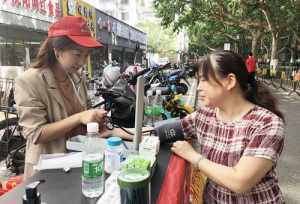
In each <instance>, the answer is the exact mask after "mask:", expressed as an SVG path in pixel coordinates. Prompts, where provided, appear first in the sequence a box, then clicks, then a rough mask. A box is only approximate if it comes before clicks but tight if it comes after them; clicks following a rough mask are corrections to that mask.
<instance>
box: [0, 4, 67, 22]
mask: <svg viewBox="0 0 300 204" xmlns="http://www.w3.org/2000/svg"><path fill="white" fill-rule="evenodd" d="M1 10H2V11H7V12H10V13H14V14H17V15H21V16H26V17H30V18H33V19H38V20H42V21H46V22H54V21H55V18H56V17H59V16H61V6H60V0H0V11H1Z"/></svg>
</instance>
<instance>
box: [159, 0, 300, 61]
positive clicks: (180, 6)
mask: <svg viewBox="0 0 300 204" xmlns="http://www.w3.org/2000/svg"><path fill="white" fill-rule="evenodd" d="M299 4H300V3H299V1H297V0H174V1H169V0H155V1H154V7H155V9H156V11H157V14H158V16H159V17H161V18H162V25H163V26H166V27H168V26H172V27H173V28H174V29H175V30H180V29H181V28H183V27H188V28H189V31H190V35H191V36H190V38H191V39H192V42H191V43H192V46H191V47H192V48H195V47H203V46H206V48H207V49H211V48H218V47H220V45H221V44H223V43H225V42H233V43H234V42H235V41H237V40H238V41H239V42H240V43H247V41H249V40H250V43H249V48H248V50H250V49H251V50H252V52H254V53H256V51H257V48H258V47H259V46H258V45H259V42H261V43H260V44H261V45H260V47H262V44H263V43H262V40H263V39H265V38H266V37H267V38H271V44H270V45H267V46H269V47H270V48H271V52H270V55H271V58H272V59H276V58H277V57H278V53H279V52H280V50H281V49H282V47H281V46H283V47H286V42H287V40H286V35H290V37H289V38H290V41H291V42H295V40H296V41H298V42H299V32H297V31H298V30H299V23H300V20H299V15H300V14H299V13H300V10H299V8H300V5H299ZM297 29H298V30H297ZM237 34H238V35H237ZM235 36H236V37H235ZM237 36H240V37H239V38H237ZM262 37H263V38H262ZM241 39H242V40H245V42H244V41H242V42H241ZM248 39H249V40H248ZM281 41H282V42H281ZM265 42H269V41H268V40H265ZM195 44H198V45H197V46H196V45H195ZM265 44H266V43H264V45H265ZM294 44H295V43H294ZM202 50H203V49H202Z"/></svg>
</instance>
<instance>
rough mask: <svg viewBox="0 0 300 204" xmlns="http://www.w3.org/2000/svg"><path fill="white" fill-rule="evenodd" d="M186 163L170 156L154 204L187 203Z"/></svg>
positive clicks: (175, 156) (179, 158) (174, 156)
mask: <svg viewBox="0 0 300 204" xmlns="http://www.w3.org/2000/svg"><path fill="white" fill-rule="evenodd" d="M187 172H188V171H187V162H186V161H185V160H184V159H182V158H181V157H179V156H177V155H175V154H172V155H171V157H170V161H169V164H168V168H167V171H166V175H165V178H164V181H163V183H162V187H161V189H160V193H159V196H158V199H157V201H156V204H183V203H187V201H188V198H187V196H186V195H187V193H186V176H187Z"/></svg>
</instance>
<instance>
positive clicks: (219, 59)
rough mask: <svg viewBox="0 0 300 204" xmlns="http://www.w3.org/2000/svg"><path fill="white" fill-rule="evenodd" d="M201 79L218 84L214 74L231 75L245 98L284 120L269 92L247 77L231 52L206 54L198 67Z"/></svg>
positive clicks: (260, 84) (238, 60)
mask: <svg viewBox="0 0 300 204" xmlns="http://www.w3.org/2000/svg"><path fill="white" fill-rule="evenodd" d="M199 69H200V70H199V71H200V72H201V74H202V77H204V78H205V79H207V80H208V79H209V78H210V77H212V79H213V80H215V81H216V82H218V80H217V77H216V74H218V76H221V77H226V76H227V75H228V74H230V73H232V74H234V75H235V76H236V78H237V81H238V83H239V85H240V88H241V90H242V92H243V94H244V96H245V98H246V99H247V100H248V101H250V102H252V103H254V104H256V105H259V106H261V107H263V108H266V109H268V110H269V111H271V112H273V113H274V114H276V115H277V116H279V117H280V118H282V119H283V120H284V116H283V114H282V113H281V111H280V110H279V109H278V105H277V104H278V102H277V99H276V98H275V97H274V96H273V94H272V93H271V91H270V90H269V89H268V88H267V87H266V86H265V85H263V84H262V83H260V82H258V81H256V80H255V81H253V80H251V79H250V77H249V73H248V71H247V67H246V64H245V62H244V60H243V58H242V57H241V56H240V55H238V54H236V53H234V52H231V51H216V52H213V53H211V54H208V55H207V56H206V57H205V58H203V59H202V61H201V63H200V65H199Z"/></svg>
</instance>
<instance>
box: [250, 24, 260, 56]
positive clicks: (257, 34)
mask: <svg viewBox="0 0 300 204" xmlns="http://www.w3.org/2000/svg"><path fill="white" fill-rule="evenodd" d="M251 35H252V40H251V52H252V54H253V56H254V57H256V51H257V49H256V48H257V43H258V41H259V39H260V37H261V35H262V32H261V31H260V30H256V31H253V32H251Z"/></svg>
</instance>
